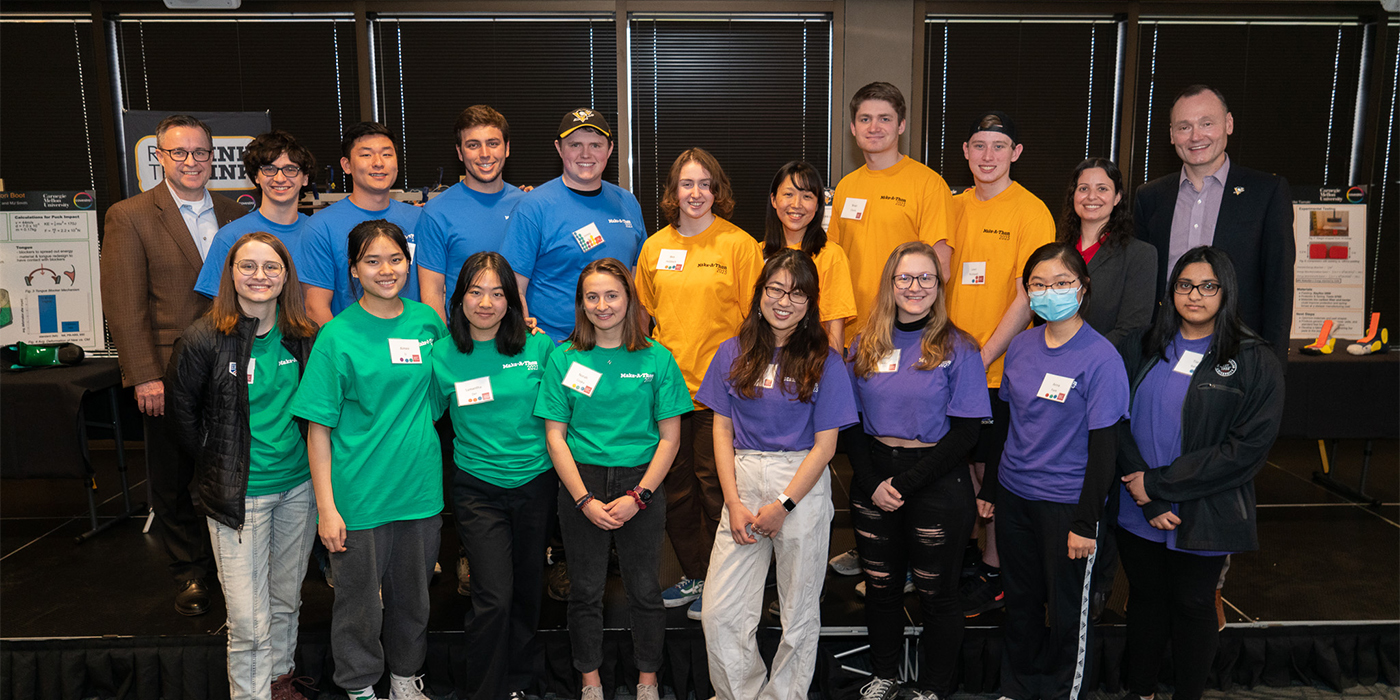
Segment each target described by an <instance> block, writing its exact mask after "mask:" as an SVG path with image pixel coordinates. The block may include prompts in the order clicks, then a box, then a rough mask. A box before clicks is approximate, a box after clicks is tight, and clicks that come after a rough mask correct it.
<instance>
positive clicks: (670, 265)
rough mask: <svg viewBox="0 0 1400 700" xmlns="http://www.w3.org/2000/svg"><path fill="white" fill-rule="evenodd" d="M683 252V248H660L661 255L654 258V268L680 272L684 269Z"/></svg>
mask: <svg viewBox="0 0 1400 700" xmlns="http://www.w3.org/2000/svg"><path fill="white" fill-rule="evenodd" d="M685 253H686V251H685V250H684V249H681V250H674V249H670V248H662V249H661V255H659V256H657V258H656V269H658V270H670V271H672V272H680V271H681V270H684V269H685Z"/></svg>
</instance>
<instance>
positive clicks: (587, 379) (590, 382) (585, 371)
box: [562, 362, 603, 396]
mask: <svg viewBox="0 0 1400 700" xmlns="http://www.w3.org/2000/svg"><path fill="white" fill-rule="evenodd" d="M602 377H603V375H602V374H600V373H598V372H594V371H593V370H591V369H589V368H587V367H584V366H583V365H581V364H579V363H577V362H574V363H572V364H570V365H569V371H568V372H566V373H565V374H564V381H563V382H562V383H563V385H564V386H566V387H569V388H570V389H573V390H574V391H577V392H578V393H580V394H583V395H584V396H592V395H593V392H594V390H596V389H597V388H598V380H599V379H602Z"/></svg>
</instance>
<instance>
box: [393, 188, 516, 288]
mask: <svg viewBox="0 0 1400 700" xmlns="http://www.w3.org/2000/svg"><path fill="white" fill-rule="evenodd" d="M524 196H525V193H524V192H521V191H520V188H518V187H516V186H515V185H511V184H506V185H505V187H502V188H501V191H500V192H497V193H495V194H484V193H481V192H477V191H476V190H474V189H472V188H470V187H467V185H466V184H465V183H461V182H459V183H457V184H455V185H453V186H452V187H451V188H450V189H448V190H447V191H446V192H443V193H442V194H440V195H438V196H436V197H433V198H432V199H431V200H429V201H428V203H427V204H425V205H423V215H422V216H421V217H419V219H418V230H417V231H416V232H415V234H414V236H413V237H414V239H415V243H417V252H415V253H414V254H413V262H414V263H415V264H417V265H420V266H422V267H423V268H424V269H426V270H432V271H433V272H437V273H440V274H442V275H445V276H446V277H447V279H446V280H445V282H446V285H447V286H446V287H445V288H444V289H443V301H444V302H447V301H451V299H452V291H453V290H454V289H456V288H457V275H458V273H460V272H461V271H462V263H465V262H466V261H467V258H469V257H471V256H472V254H473V253H479V252H481V251H483V250H490V251H499V250H500V249H501V241H503V240H505V237H506V224H507V222H508V221H509V220H510V212H511V210H512V209H514V208H515V205H516V204H517V203H518V202H519V200H520V198H521V197H524ZM445 310H446V309H444V311H445Z"/></svg>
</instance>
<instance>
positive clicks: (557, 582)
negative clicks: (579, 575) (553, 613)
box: [546, 561, 601, 692]
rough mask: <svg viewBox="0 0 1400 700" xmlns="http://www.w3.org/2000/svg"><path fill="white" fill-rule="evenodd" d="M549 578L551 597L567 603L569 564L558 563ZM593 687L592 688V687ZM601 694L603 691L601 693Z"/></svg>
mask: <svg viewBox="0 0 1400 700" xmlns="http://www.w3.org/2000/svg"><path fill="white" fill-rule="evenodd" d="M546 577H547V578H548V584H549V585H548V586H546V588H547V589H548V591H549V597H550V598H553V599H555V600H560V601H567V600H568V599H569V562H566V561H561V562H556V563H555V564H554V566H551V567H549V573H548V574H547V575H546ZM590 687H591V686H590ZM599 692H601V689H600V691H599Z"/></svg>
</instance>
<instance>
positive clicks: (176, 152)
mask: <svg viewBox="0 0 1400 700" xmlns="http://www.w3.org/2000/svg"><path fill="white" fill-rule="evenodd" d="M156 150H157V151H162V152H164V153H165V155H167V156H170V160H173V161H175V162H176V163H183V162H185V161H186V160H187V159H188V158H189V157H190V156H194V159H195V162H198V163H206V162H208V161H209V159H210V158H213V157H214V151H213V150H211V149H208V148H196V149H194V150H193V151H187V150H185V149H183V148H161V147H159V146H157V147H156Z"/></svg>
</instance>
